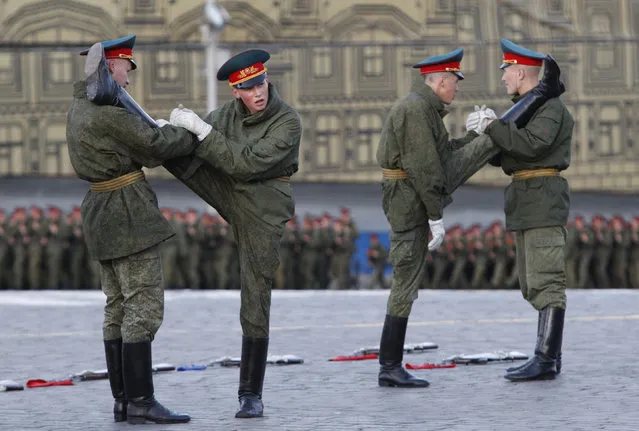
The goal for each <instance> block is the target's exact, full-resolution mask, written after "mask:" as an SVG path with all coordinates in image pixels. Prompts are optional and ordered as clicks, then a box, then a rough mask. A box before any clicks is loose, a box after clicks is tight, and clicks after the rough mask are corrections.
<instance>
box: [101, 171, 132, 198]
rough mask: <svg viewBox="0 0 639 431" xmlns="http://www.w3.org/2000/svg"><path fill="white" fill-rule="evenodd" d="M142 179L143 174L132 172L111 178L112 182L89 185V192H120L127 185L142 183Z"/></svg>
mask: <svg viewBox="0 0 639 431" xmlns="http://www.w3.org/2000/svg"><path fill="white" fill-rule="evenodd" d="M143 179H144V172H142V171H134V172H130V173H128V174H124V175H121V176H119V177H117V178H113V179H112V180H107V181H100V182H97V183H91V191H93V192H98V193H103V192H114V191H116V190H120V189H121V188H122V187H124V186H128V185H129V184H133V183H137V182H138V181H142V180H143Z"/></svg>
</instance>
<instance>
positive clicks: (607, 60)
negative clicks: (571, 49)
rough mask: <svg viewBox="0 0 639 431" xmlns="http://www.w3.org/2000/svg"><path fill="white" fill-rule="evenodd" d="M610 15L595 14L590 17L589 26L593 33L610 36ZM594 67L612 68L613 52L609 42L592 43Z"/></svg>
mask: <svg viewBox="0 0 639 431" xmlns="http://www.w3.org/2000/svg"><path fill="white" fill-rule="evenodd" d="M611 21H612V20H611V17H610V15H608V14H603V13H600V14H596V15H593V16H592V17H591V21H590V28H591V29H592V32H593V33H594V34H595V35H601V36H610V35H611V34H612V25H611ZM593 48H594V51H595V52H594V56H595V67H596V68H597V69H612V68H613V67H614V65H615V52H614V47H613V45H612V44H611V43H597V44H594V46H593Z"/></svg>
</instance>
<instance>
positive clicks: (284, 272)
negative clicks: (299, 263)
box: [278, 219, 299, 289]
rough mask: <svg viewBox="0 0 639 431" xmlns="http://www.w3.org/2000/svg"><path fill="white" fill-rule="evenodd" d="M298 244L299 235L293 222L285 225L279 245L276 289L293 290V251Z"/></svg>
mask: <svg viewBox="0 0 639 431" xmlns="http://www.w3.org/2000/svg"><path fill="white" fill-rule="evenodd" d="M298 242H299V233H298V232H297V225H296V224H295V220H294V219H291V220H289V221H288V222H287V223H286V229H285V230H284V235H283V236H282V242H281V245H280V260H281V263H280V267H279V270H278V289H295V288H296V286H295V249H296V248H297V245H298Z"/></svg>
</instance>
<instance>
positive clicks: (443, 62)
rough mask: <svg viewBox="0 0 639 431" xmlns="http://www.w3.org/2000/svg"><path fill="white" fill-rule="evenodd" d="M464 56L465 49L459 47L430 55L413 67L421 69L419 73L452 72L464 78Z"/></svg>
mask: <svg viewBox="0 0 639 431" xmlns="http://www.w3.org/2000/svg"><path fill="white" fill-rule="evenodd" d="M463 57H464V50H463V49H462V48H457V49H455V50H453V51H450V52H448V53H446V54H442V55H436V56H434V57H429V58H427V59H426V60H424V61H421V62H419V63H417V64H416V65H414V66H413V68H414V69H419V73H420V74H422V75H426V74H427V73H437V72H450V73H454V74H455V75H457V76H458V77H459V79H464V75H463V74H462V73H461V61H462V58H463Z"/></svg>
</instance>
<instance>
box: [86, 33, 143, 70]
mask: <svg viewBox="0 0 639 431" xmlns="http://www.w3.org/2000/svg"><path fill="white" fill-rule="evenodd" d="M133 45H135V35H134V34H130V35H128V36H124V37H121V38H119V39H111V40H105V41H104V42H102V48H104V56H105V57H106V58H124V59H127V60H129V61H130V62H131V66H132V67H131V70H135V69H137V68H138V65H137V64H135V61H133ZM88 53H89V50H88V49H85V50H84V51H82V52H81V53H80V55H87V54H88Z"/></svg>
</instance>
